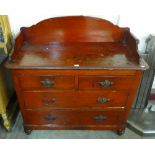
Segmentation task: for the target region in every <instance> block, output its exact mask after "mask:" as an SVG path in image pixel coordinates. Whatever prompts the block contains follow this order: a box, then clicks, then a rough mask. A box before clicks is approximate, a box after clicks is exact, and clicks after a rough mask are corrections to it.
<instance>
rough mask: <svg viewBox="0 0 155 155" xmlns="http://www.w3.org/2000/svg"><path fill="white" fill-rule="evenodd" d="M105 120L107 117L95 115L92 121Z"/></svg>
mask: <svg viewBox="0 0 155 155" xmlns="http://www.w3.org/2000/svg"><path fill="white" fill-rule="evenodd" d="M106 119H107V117H106V116H104V115H97V116H95V117H94V120H96V121H104V120H106Z"/></svg>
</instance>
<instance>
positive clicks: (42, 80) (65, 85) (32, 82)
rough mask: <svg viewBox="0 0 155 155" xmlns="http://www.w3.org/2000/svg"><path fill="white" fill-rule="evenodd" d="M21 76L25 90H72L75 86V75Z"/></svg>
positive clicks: (21, 82)
mask: <svg viewBox="0 0 155 155" xmlns="http://www.w3.org/2000/svg"><path fill="white" fill-rule="evenodd" d="M19 78H20V85H21V88H22V89H23V90H59V89H60V90H65V89H66V90H70V89H74V87H75V78H74V76H65V75H64V76H59V75H58V76H57V75H55V76H52V75H21V76H20V77H19Z"/></svg>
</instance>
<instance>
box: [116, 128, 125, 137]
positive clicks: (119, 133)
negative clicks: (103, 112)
mask: <svg viewBox="0 0 155 155" xmlns="http://www.w3.org/2000/svg"><path fill="white" fill-rule="evenodd" d="M124 133H125V129H120V130H117V135H119V136H122V135H123V134H124Z"/></svg>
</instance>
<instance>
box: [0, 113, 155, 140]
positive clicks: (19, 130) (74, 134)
mask: <svg viewBox="0 0 155 155" xmlns="http://www.w3.org/2000/svg"><path fill="white" fill-rule="evenodd" d="M141 138H147V137H141V136H139V135H137V134H136V133H134V132H133V131H131V130H130V129H128V128H127V129H126V132H125V134H124V135H122V136H118V135H116V134H115V133H114V132H112V131H93V130H91V131H90V130H89V131H88V130H83V131H82V130H44V131H39V130H38V131H37V130H36V131H33V132H32V133H31V135H26V134H25V133H24V132H23V127H22V118H21V114H19V115H18V117H17V120H16V122H15V124H14V126H13V128H12V130H11V132H6V131H5V129H4V128H3V127H2V125H0V139H141ZM152 138H153V137H152Z"/></svg>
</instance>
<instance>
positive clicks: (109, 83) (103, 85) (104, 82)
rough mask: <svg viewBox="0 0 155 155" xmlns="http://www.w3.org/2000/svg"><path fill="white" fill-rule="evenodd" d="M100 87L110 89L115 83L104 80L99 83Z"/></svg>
mask: <svg viewBox="0 0 155 155" xmlns="http://www.w3.org/2000/svg"><path fill="white" fill-rule="evenodd" d="M99 85H100V86H101V87H105V88H106V87H110V86H111V85H113V82H111V81H109V80H104V81H101V82H99Z"/></svg>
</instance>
